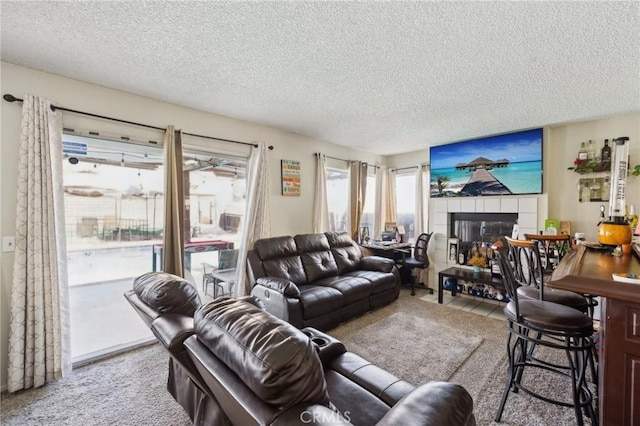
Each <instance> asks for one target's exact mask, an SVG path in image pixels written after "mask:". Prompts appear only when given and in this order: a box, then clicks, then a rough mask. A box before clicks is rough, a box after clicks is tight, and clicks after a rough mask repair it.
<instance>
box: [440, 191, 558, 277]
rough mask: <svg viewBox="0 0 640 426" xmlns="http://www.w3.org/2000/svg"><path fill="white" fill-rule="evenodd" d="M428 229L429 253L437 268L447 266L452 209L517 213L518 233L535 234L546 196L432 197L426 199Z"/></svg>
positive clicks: (542, 218)
mask: <svg viewBox="0 0 640 426" xmlns="http://www.w3.org/2000/svg"><path fill="white" fill-rule="evenodd" d="M429 212H430V214H429V218H430V219H429V229H430V230H432V231H433V239H434V241H433V242H432V243H431V247H430V250H429V251H430V253H429V257H430V258H431V259H433V260H434V261H435V263H436V268H437V270H442V269H444V268H445V267H447V266H452V265H447V259H448V256H447V253H448V250H447V242H448V239H449V238H450V237H451V235H449V232H450V231H449V229H450V220H451V213H461V212H462V213H517V214H518V229H519V235H520V236H522V235H524V234H527V233H528V234H536V233H538V231H539V230H540V229H543V226H544V221H545V219H546V218H547V197H546V195H545V194H542V195H531V196H509V197H468V198H432V199H431V200H430V201H429Z"/></svg>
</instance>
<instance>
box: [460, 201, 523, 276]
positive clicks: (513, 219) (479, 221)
mask: <svg viewBox="0 0 640 426" xmlns="http://www.w3.org/2000/svg"><path fill="white" fill-rule="evenodd" d="M449 219H450V220H449V223H450V224H451V225H450V226H451V228H450V232H449V235H450V236H451V238H450V239H449V245H450V246H449V256H450V257H449V260H450V261H453V262H455V263H458V264H461V265H465V264H467V261H468V260H469V258H470V257H471V256H473V255H476V256H480V257H484V258H485V261H486V263H487V265H488V264H489V263H490V262H489V259H491V258H492V257H493V255H492V253H491V250H490V247H491V243H494V242H495V241H497V240H498V239H499V238H500V237H503V236H511V234H512V231H513V226H514V225H515V224H516V223H517V221H518V213H450V218H449ZM496 266H497V265H496ZM496 270H497V268H496Z"/></svg>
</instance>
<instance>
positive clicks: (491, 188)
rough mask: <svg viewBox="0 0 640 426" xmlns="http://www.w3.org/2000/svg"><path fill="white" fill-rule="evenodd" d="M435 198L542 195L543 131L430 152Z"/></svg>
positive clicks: (487, 139) (462, 143)
mask: <svg viewBox="0 0 640 426" xmlns="http://www.w3.org/2000/svg"><path fill="white" fill-rule="evenodd" d="M430 157H431V158H430V164H431V180H430V193H431V197H477V196H496V195H500V196H502V195H521V194H541V193H542V129H533V130H523V131H519V132H514V133H508V134H504V135H496V136H487V137H484V138H479V139H472V140H468V141H463V142H455V143H450V144H446V145H438V146H432V147H431V149H430Z"/></svg>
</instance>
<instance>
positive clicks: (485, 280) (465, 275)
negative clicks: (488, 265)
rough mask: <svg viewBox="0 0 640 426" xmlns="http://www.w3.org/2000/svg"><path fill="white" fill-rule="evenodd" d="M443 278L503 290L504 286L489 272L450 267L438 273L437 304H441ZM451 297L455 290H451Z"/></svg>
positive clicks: (498, 278) (499, 279)
mask: <svg viewBox="0 0 640 426" xmlns="http://www.w3.org/2000/svg"><path fill="white" fill-rule="evenodd" d="M445 277H449V278H457V279H459V280H465V281H471V282H476V283H480V284H486V285H491V286H494V287H496V288H499V289H501V290H504V284H503V283H502V279H501V278H500V277H496V276H493V275H492V274H491V272H484V271H481V272H473V270H471V269H465V268H458V267H455V266H454V267H452V268H448V269H445V270H444V271H440V272H438V303H440V304H442V294H443V293H444V279H445ZM451 294H452V295H454V296H455V295H456V291H455V290H451Z"/></svg>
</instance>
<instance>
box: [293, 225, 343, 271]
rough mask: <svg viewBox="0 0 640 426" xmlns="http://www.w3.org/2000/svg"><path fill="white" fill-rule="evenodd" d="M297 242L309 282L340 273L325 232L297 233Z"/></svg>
mask: <svg viewBox="0 0 640 426" xmlns="http://www.w3.org/2000/svg"><path fill="white" fill-rule="evenodd" d="M295 242H296V245H297V246H298V250H299V251H300V258H301V259H302V265H303V267H304V272H305V273H306V275H307V280H308V282H309V283H313V282H315V281H317V280H319V279H322V278H325V277H332V276H335V275H338V265H336V261H335V259H334V258H333V255H332V254H331V249H330V247H329V242H328V241H327V237H326V236H325V235H324V234H307V235H296V236H295Z"/></svg>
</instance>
